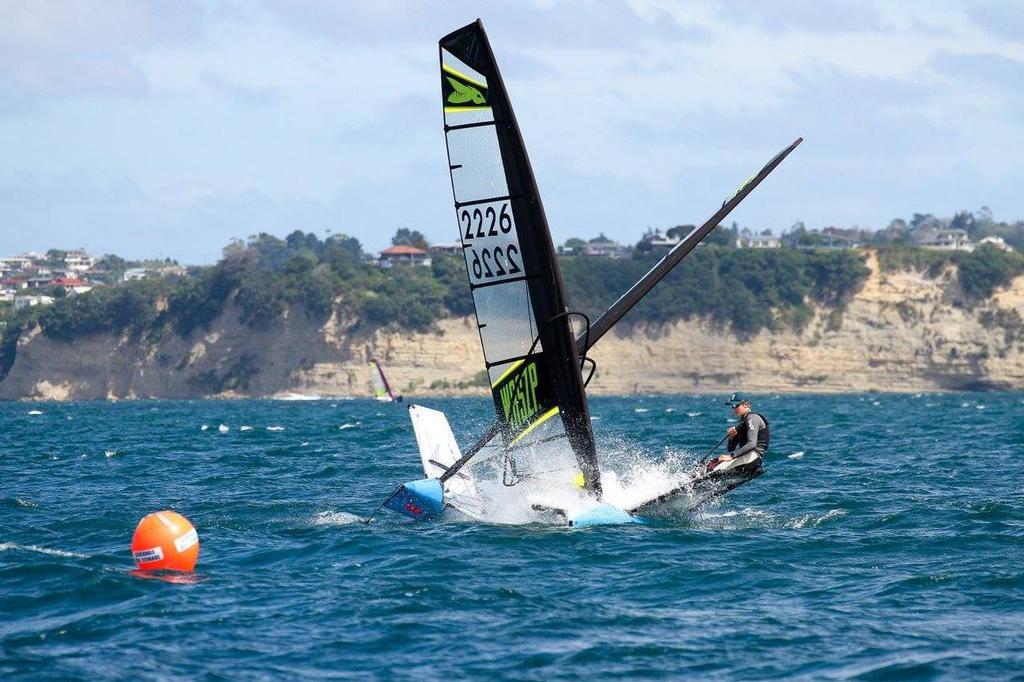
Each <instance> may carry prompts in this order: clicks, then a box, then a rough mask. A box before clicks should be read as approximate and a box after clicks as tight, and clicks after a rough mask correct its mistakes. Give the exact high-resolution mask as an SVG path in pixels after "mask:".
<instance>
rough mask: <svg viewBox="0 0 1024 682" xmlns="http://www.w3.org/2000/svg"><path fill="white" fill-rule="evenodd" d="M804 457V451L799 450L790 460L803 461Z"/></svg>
mask: <svg viewBox="0 0 1024 682" xmlns="http://www.w3.org/2000/svg"><path fill="white" fill-rule="evenodd" d="M803 456H804V451H803V450H797V451H796V452H794V453H793V454H792V455H790V456H789V458H790V459H803Z"/></svg>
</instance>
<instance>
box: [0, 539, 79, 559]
mask: <svg viewBox="0 0 1024 682" xmlns="http://www.w3.org/2000/svg"><path fill="white" fill-rule="evenodd" d="M7 550H21V551H23V552H35V553H37V554H46V555H48V556H59V557H66V558H69V559H88V558H89V555H88V554H80V553H78V552H67V551H65V550H63V549H50V548H49V547H39V546H38V545H19V544H16V543H13V542H0V552H5V551H7Z"/></svg>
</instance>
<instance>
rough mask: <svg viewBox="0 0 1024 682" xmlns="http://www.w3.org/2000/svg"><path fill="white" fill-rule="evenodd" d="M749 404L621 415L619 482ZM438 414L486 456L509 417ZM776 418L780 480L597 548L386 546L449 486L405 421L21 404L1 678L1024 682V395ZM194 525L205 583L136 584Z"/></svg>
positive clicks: (526, 539) (578, 540)
mask: <svg viewBox="0 0 1024 682" xmlns="http://www.w3.org/2000/svg"><path fill="white" fill-rule="evenodd" d="M720 400H721V398H720V396H661V397H628V398H596V399H593V400H592V401H591V404H592V410H593V414H594V415H595V417H597V419H596V420H595V431H596V434H597V438H598V442H599V445H600V447H601V450H602V453H603V455H604V456H605V458H606V459H607V460H608V461H607V462H606V466H608V467H609V468H612V469H615V468H622V467H626V466H627V465H628V464H629V462H630V461H633V462H634V464H635V459H636V457H637V454H638V453H639V454H640V456H642V457H643V458H644V459H651V460H659V459H663V458H677V459H678V458H680V457H682V458H686V457H691V458H692V457H695V456H696V455H698V454H702V453H703V451H705V450H706V449H707V448H708V447H710V446H711V445H712V444H713V443H715V441H717V440H718V439H719V437H720V436H721V435H722V432H723V429H724V428H725V427H726V422H727V419H728V418H729V412H728V411H727V409H726V408H724V406H722V405H721V404H719V401H720ZM423 404H426V405H428V406H432V407H437V408H440V409H443V410H445V411H446V412H447V413H448V414H449V415H450V417H451V421H452V424H453V426H454V428H455V431H456V435H457V436H458V437H459V440H460V442H461V443H467V442H470V441H471V440H473V438H474V436H475V435H476V434H478V433H479V432H480V430H481V429H482V428H483V427H484V426H485V425H486V423H487V420H488V416H489V414H490V409H491V408H490V405H489V403H488V401H486V400H483V399H479V400H425V401H423ZM755 406H756V407H757V408H759V409H760V410H761V411H762V412H764V413H765V414H766V415H767V416H768V417H769V419H770V421H771V425H772V432H773V444H772V449H771V452H770V453H769V456H768V458H767V474H766V475H765V476H762V477H761V478H759V479H757V480H756V481H754V482H752V483H750V484H748V485H746V486H744V487H742V488H740V489H738V490H736V491H734V492H732V493H730V494H729V495H728V496H726V497H725V498H723V499H722V500H720V501H717V502H716V503H715V504H713V505H712V506H710V507H708V508H707V509H706V510H705V511H704V512H703V513H701V514H697V515H691V516H685V517H681V518H679V519H676V520H672V521H669V522H665V523H660V524H657V525H653V526H624V527H603V528H591V529H569V528H555V527H548V526H542V525H536V524H535V525H526V526H522V525H520V526H509V525H481V524H473V523H466V522H447V521H446V522H440V523H433V524H417V523H415V522H408V521H406V520H405V519H402V518H398V517H396V516H394V515H391V514H387V513H384V514H382V515H381V516H380V517H378V519H377V520H376V521H374V523H373V524H371V525H369V526H367V525H364V524H361V523H358V522H357V520H358V518H359V517H362V516H365V515H367V514H368V513H369V512H370V511H372V510H373V508H374V507H375V506H376V505H377V503H379V502H380V501H381V499H383V497H386V496H387V495H388V494H389V493H390V492H391V490H393V488H394V487H395V485H396V484H397V483H399V482H402V481H405V480H408V479H411V478H414V477H416V476H417V475H418V474H419V470H418V456H417V454H416V450H415V443H414V440H413V437H412V430H411V427H410V424H409V421H408V416H407V415H406V411H405V410H404V409H403V408H402V407H401V406H398V405H388V404H379V403H375V402H371V401H368V400H365V401H364V400H355V401H344V400H329V399H328V400H321V401H316V402H273V401H240V402H226V401H194V402H123V403H102V402H90V403H72V404H53V403H46V404H38V405H36V404H19V403H7V404H0V677H2V678H3V679H33V680H35V679H89V680H92V679H307V678H308V679H317V678H338V679H349V678H351V679H392V678H397V677H402V678H411V679H424V680H431V679H446V680H452V679H475V678H507V679H523V680H559V679H615V678H620V679H636V678H675V679H682V678H685V679H721V680H736V679H765V678H773V677H788V678H807V679H829V678H853V679H864V680H880V679H898V680H907V679H943V678H945V679H967V678H973V679H1014V678H1016V679H1022V678H1024V492H1022V488H1024V470H1022V468H1021V466H1020V464H1019V459H1020V457H1021V455H1022V454H1024V394H1019V393H1018V394H943V395H921V396H910V395H900V396H893V395H843V396H781V397H780V396H757V400H756V405H755ZM32 411H38V412H40V414H31V412H32ZM204 425H205V427H206V428H205V429H204V428H203V427H204ZM221 425H224V426H225V427H226V431H225V429H222V428H219V427H220V426H221ZM243 427H251V428H249V429H244V430H243ZM165 508H172V509H175V510H177V511H179V512H181V513H183V514H185V515H186V516H187V517H189V518H190V519H191V520H192V521H193V522H194V523H195V525H196V527H197V529H198V531H199V536H200V541H201V553H200V559H199V566H198V567H197V572H196V574H195V577H194V579H193V580H190V581H187V582H184V583H180V582H179V583H175V582H166V581H162V580H154V579H143V578H140V577H138V576H135V575H133V574H132V573H131V569H132V568H133V564H132V560H131V555H130V552H129V543H130V539H131V535H132V532H133V530H134V527H135V524H136V523H137V522H138V520H139V519H140V518H141V517H142V516H143V515H145V514H146V513H149V512H152V511H156V510H159V509H165Z"/></svg>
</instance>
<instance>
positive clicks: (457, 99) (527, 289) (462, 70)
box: [440, 20, 601, 493]
mask: <svg viewBox="0 0 1024 682" xmlns="http://www.w3.org/2000/svg"><path fill="white" fill-rule="evenodd" d="M440 62H441V93H442V99H443V102H444V123H445V138H446V143H447V147H448V162H449V167H450V171H451V180H452V193H453V196H454V200H455V211H456V217H457V221H458V225H459V238H460V240H461V242H462V247H463V252H464V255H465V260H466V271H467V274H468V276H469V284H470V288H471V290H472V292H473V303H474V306H475V308H476V317H477V325H478V327H479V331H480V342H481V345H482V346H483V352H484V360H485V362H486V366H487V371H488V375H489V378H490V383H491V392H492V395H493V398H494V405H495V410H496V412H497V415H498V421H499V424H500V432H501V435H502V438H503V442H504V447H506V448H517V447H522V446H525V445H527V444H530V443H536V442H540V441H547V440H554V439H558V438H565V439H567V440H568V444H569V446H570V447H571V448H572V451H573V454H574V455H575V459H576V463H577V464H578V465H579V468H580V470H581V471H582V473H583V482H584V487H585V488H587V489H589V490H591V491H594V492H597V493H600V489H601V479H600V471H599V469H598V466H597V456H596V453H595V449H594V437H593V433H592V432H591V429H590V414H589V411H588V408H587V399H586V394H585V393H584V386H583V379H582V377H581V374H580V358H579V356H578V354H577V346H576V341H575V338H574V336H573V333H572V327H571V325H570V320H569V317H568V314H567V308H566V305H565V295H564V289H563V286H562V278H561V275H560V273H559V271H558V263H557V260H556V257H555V250H554V245H553V244H552V241H551V234H550V232H549V230H548V224H547V219H546V218H545V216H544V207H543V205H542V204H541V200H540V194H539V192H538V190H537V183H536V181H535V179H534V176H533V171H532V169H531V167H530V161H529V158H528V157H527V154H526V148H525V146H524V144H523V139H522V136H521V134H520V132H519V126H518V125H517V124H516V119H515V115H514V114H513V112H512V106H511V104H510V103H509V99H508V94H507V92H506V91H505V85H504V83H503V82H502V79H501V74H500V72H499V71H498V67H497V64H496V63H495V61H494V55H493V53H492V52H491V47H490V44H489V43H488V41H487V35H486V33H485V32H484V28H483V24H482V23H481V22H480V21H479V20H478V21H476V22H474V23H472V24H470V25H468V26H465V27H463V28H461V29H459V30H457V31H455V32H453V33H450V34H449V35H447V36H445V37H444V38H442V39H441V41H440ZM556 417H557V418H556Z"/></svg>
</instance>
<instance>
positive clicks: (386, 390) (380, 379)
mask: <svg viewBox="0 0 1024 682" xmlns="http://www.w3.org/2000/svg"><path fill="white" fill-rule="evenodd" d="M367 367H369V369H370V383H371V384H372V385H373V397H374V398H376V399H377V400H379V401H381V402H382V403H391V402H402V396H395V394H394V393H392V392H391V384H389V383H388V378H387V377H386V376H384V368H383V367H381V366H380V362H378V361H377V359H376V358H373V359H371V360H370V362H368V363H367Z"/></svg>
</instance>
